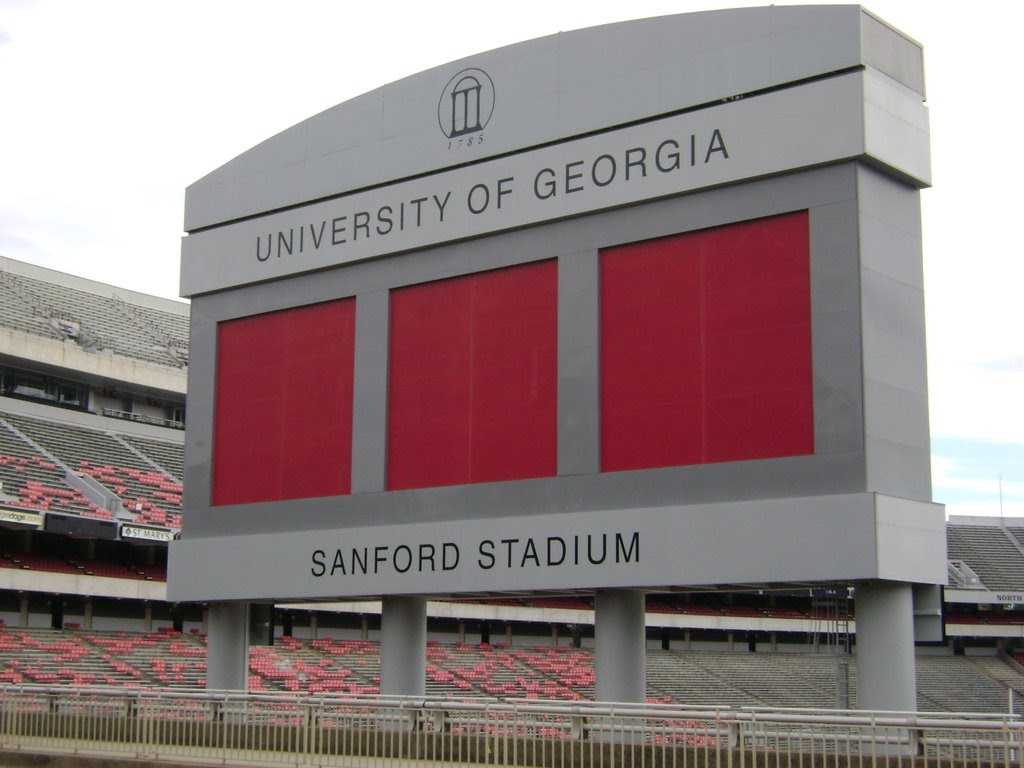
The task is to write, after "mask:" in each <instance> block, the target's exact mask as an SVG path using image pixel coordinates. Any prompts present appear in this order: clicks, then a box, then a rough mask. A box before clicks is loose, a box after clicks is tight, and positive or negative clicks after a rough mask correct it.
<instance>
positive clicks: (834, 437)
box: [810, 200, 864, 455]
mask: <svg viewBox="0 0 1024 768" xmlns="http://www.w3.org/2000/svg"><path fill="white" fill-rule="evenodd" d="M810 229H811V232H810V235H811V280H812V283H811V317H812V318H813V333H812V337H811V343H812V345H813V359H814V450H815V453H818V454H819V455H824V454H831V453H849V452H857V451H863V450H864V432H863V428H864V393H863V386H862V384H861V379H860V371H861V338H860V310H861V308H860V269H859V267H858V264H859V253H858V250H859V248H858V229H857V202H856V200H844V201H842V202H837V203H833V204H831V205H821V206H815V207H812V208H811V209H810Z"/></svg>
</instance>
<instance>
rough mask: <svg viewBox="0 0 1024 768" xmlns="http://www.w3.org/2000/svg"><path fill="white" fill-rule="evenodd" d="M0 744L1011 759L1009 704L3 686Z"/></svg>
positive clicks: (424, 759) (525, 762) (899, 761)
mask: <svg viewBox="0 0 1024 768" xmlns="http://www.w3.org/2000/svg"><path fill="white" fill-rule="evenodd" d="M0 749H5V750H20V751H24V752H32V753H34V752H38V753H48V754H77V755H83V756H85V755H89V756H105V757H110V758H121V759H124V758H131V759H146V760H160V761H180V762H189V763H194V764H198V765H202V764H218V765H246V766H252V765H267V766H276V765H292V766H370V767H375V766H376V767H379V768H385V767H387V768H391V766H428V765H432V764H436V763H440V762H443V763H455V764H459V765H488V766H489V765H495V766H497V765H501V766H533V767H535V768H556V767H557V768H561V767H562V766H572V767H573V768H620V767H621V768H705V767H710V766H715V767H716V768H726V767H729V768H733V767H735V768H746V767H747V766H750V768H760V767H761V766H766V767H768V766H770V767H772V768H774V767H778V768H782V766H786V768H795V767H796V766H807V767H808V768H812V767H814V768H817V767H818V766H829V767H834V768H845V767H846V766H872V768H879V767H885V768H888V767H890V766H900V767H901V768H902V767H903V766H908V767H909V766H913V768H918V767H919V766H920V767H930V766H935V768H947V767H949V768H960V767H963V768H967V767H968V766H970V767H971V768H989V766H993V767H994V766H1002V767H1003V768H1009V767H1010V766H1021V765H1022V755H1024V722H1022V721H1021V720H1020V719H1019V718H1017V717H1015V716H1013V715H1005V714H991V715H976V714H955V715H953V714H928V713H899V712H860V711H831V710H810V709H807V710H800V709H757V708H749V709H731V708H720V709H718V708H689V707H681V706H670V705H657V704H652V705H630V704H614V705H613V704H601V703H592V704H591V703H578V702H573V703H566V702H558V701H536V700H492V699H455V700H453V699H441V698H438V699H430V698H387V697H353V696H295V695H276V694H246V693H243V692H221V693H215V692H214V693H210V692H195V691H189V692H185V691H180V692H177V691H173V690H160V691H143V690H139V689H112V688H111V689H105V688H77V689H72V688H68V687H63V686H62V687H48V686H30V685H24V686H21V685H11V686H4V687H2V688H0Z"/></svg>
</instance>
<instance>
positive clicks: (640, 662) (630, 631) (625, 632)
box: [594, 589, 647, 704]
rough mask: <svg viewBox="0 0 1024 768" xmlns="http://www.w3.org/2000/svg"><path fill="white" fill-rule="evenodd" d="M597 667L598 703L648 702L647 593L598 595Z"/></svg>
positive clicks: (602, 592)
mask: <svg viewBox="0 0 1024 768" xmlns="http://www.w3.org/2000/svg"><path fill="white" fill-rule="evenodd" d="M594 645H595V648H594V650H595V653H594V665H595V670H594V672H595V675H596V680H595V689H594V694H595V696H596V698H597V700H598V701H617V702H635V703H640V704H642V703H643V702H644V701H646V697H647V686H646V674H645V653H646V645H647V634H646V627H645V622H644V593H643V592H642V591H639V590H633V589H603V590H599V591H598V592H597V593H596V594H595V595H594Z"/></svg>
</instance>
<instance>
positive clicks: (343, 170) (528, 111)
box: [185, 5, 923, 231]
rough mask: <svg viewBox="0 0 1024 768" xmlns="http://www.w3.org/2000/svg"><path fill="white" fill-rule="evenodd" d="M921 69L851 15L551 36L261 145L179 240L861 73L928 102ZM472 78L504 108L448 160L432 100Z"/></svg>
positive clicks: (768, 12) (221, 176) (795, 15)
mask: <svg viewBox="0 0 1024 768" xmlns="http://www.w3.org/2000/svg"><path fill="white" fill-rule="evenodd" d="M609 51H614V52H615V55H609ZM921 60H922V53H921V49H920V46H919V45H917V44H916V43H914V42H913V41H911V40H909V39H908V38H907V37H905V36H903V35H901V34H899V33H897V32H895V31H894V30H891V29H890V28H888V27H886V26H885V25H884V24H883V23H882V22H880V21H878V20H877V19H876V18H875V17H872V16H868V15H866V14H864V12H863V11H862V10H861V9H860V8H859V7H858V6H855V5H850V6H806V7H782V6H778V7H776V6H773V7H765V8H747V9H738V10H724V11H713V12H706V13H693V14H681V15H673V16H664V17H661V18H652V19H642V20H637V21H630V22H623V23H619V24H612V25H606V26H600V27H594V28H591V29H583V30H576V31H571V32H564V33H559V34H557V35H551V36H548V37H543V38H539V39H537V40H530V41H526V42H522V43H519V44H516V45H512V46H508V47H504V48H500V49H497V50H494V51H489V52H486V53H480V54H478V55H475V56H472V57H470V58H467V59H463V60H460V61H455V62H451V63H449V64H445V65H443V66H440V67H437V68H434V69H431V70H427V71H425V72H421V73H418V74H415V75H412V76H410V77H407V78H404V79H402V80H399V81H397V82H395V83H391V84H389V85H385V86H383V87H381V88H379V89H376V90H374V91H372V92H370V93H367V94H364V95H362V96H359V97H357V98H355V99H352V100H351V101H348V102H345V103H343V104H340V105H338V106H336V107H333V108H331V109H328V110H326V111H325V112H323V113H321V114H320V115H316V116H314V117H311V118H309V119H308V120H305V121H303V122H302V123H299V124H298V125H295V126H293V127H292V128H289V129H288V130H286V131H284V132H282V133H281V134H279V135H277V136H274V137H272V138H270V139H268V140H267V141H265V142H263V143H262V144H260V145H258V146H257V147H254V148H253V149H251V150H249V151H248V152H245V153H243V154H242V155H239V156H238V157H236V158H235V159H234V160H231V161H230V162H228V163H227V164H225V165H224V166H223V167H221V168H219V169H217V170H215V171H213V172H212V173H210V174H209V175H207V176H206V177H204V178H203V179H200V180H199V181H197V182H195V183H194V184H192V185H191V186H190V187H189V189H188V192H187V195H186V201H185V229H186V230H189V231H192V230H196V229H199V228H202V227H207V226H211V225H214V224H217V223H221V222H225V221H229V220H232V219H237V218H240V217H244V216H250V215H254V214H259V213H263V212H265V211H268V210H273V209H276V208H280V207H283V206H288V205H293V204H296V203H304V202H308V201H310V200H315V199H321V198H325V197H329V196H331V195H336V194H340V193H346V192H350V191H352V190H355V189H360V188H364V187H367V186H370V185H375V184H380V183H388V182H391V181H394V180H397V179H401V178H408V177H410V176H414V175H417V174H422V173H429V172H433V171H435V170H437V169H440V168H446V167H454V166H456V165H460V164H463V163H467V162H477V161H480V160H483V159H486V158H491V157H496V156H498V155H501V154H504V153H508V152H514V151H518V150H522V149H525V148H530V147H535V146H538V145H541V144H546V143H551V142H555V141H564V140H566V139H568V138H571V137H574V136H579V135H581V134H587V133H591V132H594V131H597V130H604V129H608V128H612V127H615V126H621V125H623V124H627V123H630V122H633V121H636V120H638V119H645V118H651V117H654V116H659V115H664V114H668V113H670V112H673V111H677V110H683V109H689V108H693V107H695V106H699V105H703V104H710V103H715V102H719V101H721V100H723V99H726V98H729V97H732V96H736V95H739V94H750V93H753V92H757V91H761V90H763V89H766V88H772V87H777V86H780V85H785V84H791V83H796V82H800V81H804V80H807V79H808V78H814V77H820V76H827V75H829V74H831V73H834V72H838V71H843V70H846V69H850V68H855V67H861V66H862V65H864V64H869V65H871V66H876V67H878V68H879V69H881V70H882V71H884V72H885V73H886V74H887V75H889V76H890V77H893V78H895V79H897V80H900V81H901V82H902V83H903V84H904V85H906V86H908V87H909V88H914V89H918V90H919V91H921V92H923V76H922V75H921V72H922V71H923V64H922V61H921ZM467 67H479V68H482V69H483V70H485V71H486V72H487V73H488V74H489V76H490V77H491V78H492V79H493V81H494V85H495V89H496V92H497V99H496V104H497V105H498V107H497V109H496V111H495V114H494V117H493V119H492V120H491V121H490V123H489V124H488V125H487V126H486V131H485V132H484V133H485V136H486V140H485V141H484V142H476V143H474V144H473V146H461V147H459V146H456V147H454V148H450V147H449V144H448V140H447V139H446V138H445V136H444V135H443V134H442V133H441V131H440V130H439V126H438V119H437V106H438V98H439V97H440V96H441V94H442V91H443V89H444V87H445V84H446V83H448V82H449V80H450V78H451V77H452V76H453V75H454V74H456V73H457V72H459V71H460V70H462V69H464V68H467ZM342 180H343V181H342Z"/></svg>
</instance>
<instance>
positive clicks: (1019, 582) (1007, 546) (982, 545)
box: [946, 525, 1024, 591]
mask: <svg viewBox="0 0 1024 768" xmlns="http://www.w3.org/2000/svg"><path fill="white" fill-rule="evenodd" d="M946 542H947V550H948V553H949V557H950V559H956V560H964V561H965V562H966V563H967V564H968V565H969V566H970V567H971V569H972V570H973V571H974V572H975V573H976V574H978V576H979V577H980V578H981V580H982V582H983V583H984V585H985V587H987V588H988V589H990V590H996V589H1009V590H1016V591H1020V590H1022V589H1024V554H1022V553H1021V550H1020V549H1019V548H1018V547H1017V545H1016V544H1015V543H1014V542H1013V541H1011V539H1010V538H1009V536H1008V535H1007V532H1006V531H1005V530H1004V529H1003V528H1002V527H1000V526H995V525H949V526H947V527H946Z"/></svg>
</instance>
